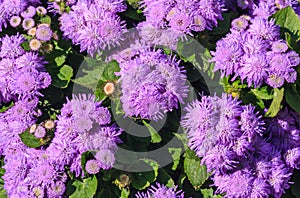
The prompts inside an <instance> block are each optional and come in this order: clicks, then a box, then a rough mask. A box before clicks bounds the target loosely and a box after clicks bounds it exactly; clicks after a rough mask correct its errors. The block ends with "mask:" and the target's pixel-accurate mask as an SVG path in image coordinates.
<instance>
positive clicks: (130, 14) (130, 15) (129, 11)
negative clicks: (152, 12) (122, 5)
mask: <svg viewBox="0 0 300 198" xmlns="http://www.w3.org/2000/svg"><path fill="white" fill-rule="evenodd" d="M134 1H137V0H131V2H132V4H130V5H132V7H131V6H128V7H127V10H126V11H125V12H122V14H123V15H124V16H126V17H128V18H131V19H133V20H136V21H142V20H144V18H145V17H144V16H143V15H142V14H140V13H138V12H137V10H135V9H134V7H135V6H136V5H135V2H134ZM137 6H138V5H137Z"/></svg>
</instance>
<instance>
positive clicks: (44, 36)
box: [35, 24, 53, 41]
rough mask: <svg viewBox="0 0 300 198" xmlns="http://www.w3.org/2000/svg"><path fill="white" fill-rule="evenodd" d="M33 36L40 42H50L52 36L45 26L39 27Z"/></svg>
mask: <svg viewBox="0 0 300 198" xmlns="http://www.w3.org/2000/svg"><path fill="white" fill-rule="evenodd" d="M35 34H36V38H37V39H39V40H41V41H50V39H51V38H52V35H53V33H52V30H51V28H50V27H49V26H48V25H46V24H42V25H39V26H38V28H37V29H36V33H35Z"/></svg>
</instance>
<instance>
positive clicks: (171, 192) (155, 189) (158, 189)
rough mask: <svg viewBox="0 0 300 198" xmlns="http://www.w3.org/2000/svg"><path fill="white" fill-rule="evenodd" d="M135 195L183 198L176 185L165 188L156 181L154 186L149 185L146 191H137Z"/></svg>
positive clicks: (143, 197) (137, 196) (140, 197)
mask: <svg viewBox="0 0 300 198" xmlns="http://www.w3.org/2000/svg"><path fill="white" fill-rule="evenodd" d="M135 196H136V198H152V197H153V198H183V197H184V193H183V192H182V191H181V190H177V186H174V187H171V188H167V187H166V186H164V185H161V184H159V183H156V186H154V185H152V186H150V187H149V189H148V191H147V192H138V193H137V194H136V195H135Z"/></svg>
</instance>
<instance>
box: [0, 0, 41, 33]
mask: <svg viewBox="0 0 300 198" xmlns="http://www.w3.org/2000/svg"><path fill="white" fill-rule="evenodd" d="M38 4H40V1H39V0H17V1H11V0H2V1H1V3H0V13H1V17H0V32H2V28H3V27H4V28H6V27H7V22H8V21H9V20H10V19H11V17H12V16H19V15H20V14H21V13H22V16H24V17H26V18H27V16H31V15H32V13H33V12H34V14H35V10H33V9H34V8H33V6H35V5H38ZM34 14H33V15H34Z"/></svg>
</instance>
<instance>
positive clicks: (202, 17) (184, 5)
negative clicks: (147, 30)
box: [141, 0, 225, 34]
mask: <svg viewBox="0 0 300 198" xmlns="http://www.w3.org/2000/svg"><path fill="white" fill-rule="evenodd" d="M141 5H142V7H143V8H144V10H143V11H144V14H145V16H146V23H149V24H151V25H153V26H154V27H158V28H170V29H172V30H173V31H177V32H181V33H187V34H190V33H191V31H203V30H204V29H209V30H210V29H212V27H213V26H217V24H218V22H217V20H219V19H220V20H222V19H223V18H222V12H223V11H225V9H224V7H225V1H216V0H200V1H196V0H193V1H189V2H186V1H184V0H179V1H176V2H173V1H170V0H160V1H151V0H143V1H142V4H141Z"/></svg>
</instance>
